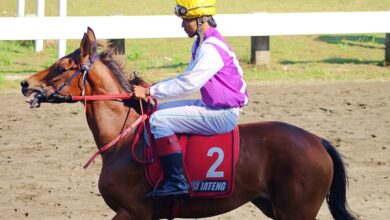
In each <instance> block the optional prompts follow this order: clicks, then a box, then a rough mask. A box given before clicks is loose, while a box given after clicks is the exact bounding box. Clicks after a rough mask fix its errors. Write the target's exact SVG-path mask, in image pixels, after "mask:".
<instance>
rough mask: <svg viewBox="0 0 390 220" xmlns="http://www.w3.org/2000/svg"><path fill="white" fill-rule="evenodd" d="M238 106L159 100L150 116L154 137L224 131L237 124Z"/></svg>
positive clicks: (208, 133)
mask: <svg viewBox="0 0 390 220" xmlns="http://www.w3.org/2000/svg"><path fill="white" fill-rule="evenodd" d="M238 117H239V108H213V107H209V106H206V105H205V104H204V103H203V102H202V101H201V100H180V101H173V102H165V103H160V104H159V105H158V107H157V111H156V112H154V113H153V114H152V115H151V117H150V127H151V132H152V134H153V135H154V138H156V139H157V138H162V137H166V136H170V135H173V134H175V133H190V134H201V135H213V134H221V133H226V132H229V131H231V130H233V128H234V127H235V126H236V125H237V123H238Z"/></svg>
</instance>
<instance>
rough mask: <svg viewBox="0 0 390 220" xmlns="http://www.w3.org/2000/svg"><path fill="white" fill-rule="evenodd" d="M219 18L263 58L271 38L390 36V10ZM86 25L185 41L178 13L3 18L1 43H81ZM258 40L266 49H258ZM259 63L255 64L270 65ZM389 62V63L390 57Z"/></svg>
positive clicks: (224, 29)
mask: <svg viewBox="0 0 390 220" xmlns="http://www.w3.org/2000/svg"><path fill="white" fill-rule="evenodd" d="M215 19H216V21H217V23H218V29H219V31H220V32H221V33H222V35H224V36H252V37H253V39H252V42H253V45H252V48H253V49H252V50H253V51H254V52H253V51H252V53H254V54H255V55H256V56H257V55H260V58H261V59H263V58H265V59H267V56H269V55H267V54H266V53H269V51H268V52H267V49H268V48H269V40H268V39H269V38H268V36H275V35H311V34H316V35H317V34H364V33H390V25H389V21H390V12H389V11H383V12H380V11H378V12H315V13H253V14H219V15H216V16H215ZM88 26H89V27H91V28H92V29H93V30H94V31H95V33H96V36H97V37H98V38H99V39H137V38H177V37H186V34H185V33H184V31H183V30H182V28H181V19H179V18H177V17H176V16H174V15H172V16H171V15H169V16H168V15H166V16H165V15H162V16H97V17H0V30H1V31H0V40H36V39H63V40H64V39H81V37H82V36H83V33H84V32H85V31H86V29H87V27H88ZM257 36H264V37H265V38H256V37H257ZM386 36H389V35H388V34H387V35H386ZM259 39H260V40H259ZM387 40H388V41H390V40H389V39H387ZM259 42H260V43H261V44H262V45H256V43H259ZM386 42H387V41H386ZM389 47H390V46H388V45H387V46H386V54H387V53H388V51H389V50H390V49H389ZM59 48H60V50H59V56H63V55H64V54H65V48H64V47H59ZM258 53H263V54H258ZM264 53H265V54H264ZM268 58H269V57H268ZM386 59H387V58H386ZM255 60H256V62H257V64H266V63H267V60H265V62H264V63H262V62H263V61H261V60H258V59H256V58H255ZM387 61H388V62H389V63H390V56H389V60H387Z"/></svg>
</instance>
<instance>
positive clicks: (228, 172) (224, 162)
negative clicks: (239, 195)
mask: <svg viewBox="0 0 390 220" xmlns="http://www.w3.org/2000/svg"><path fill="white" fill-rule="evenodd" d="M178 139H179V143H180V146H181V148H182V154H183V160H184V163H183V164H184V170H185V175H186V178H187V181H188V183H189V185H190V193H189V196H190V197H203V198H221V197H228V196H230V195H231V194H232V192H233V191H234V177H235V175H234V174H235V166H236V164H237V160H238V155H239V146H240V140H239V131H238V127H235V128H234V129H233V131H231V132H228V133H225V134H218V135H213V136H204V135H192V134H178ZM155 148H156V146H155V145H154V144H151V147H150V146H149V147H145V155H144V156H145V157H146V160H147V161H153V162H151V163H148V164H146V165H145V176H146V177H147V179H148V181H149V184H150V185H151V186H152V187H156V186H157V185H158V184H159V183H160V182H161V181H162V179H163V169H162V168H161V165H160V162H159V159H158V156H154V155H155V153H154V152H155Z"/></svg>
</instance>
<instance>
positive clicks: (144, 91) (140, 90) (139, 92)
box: [133, 86, 150, 99]
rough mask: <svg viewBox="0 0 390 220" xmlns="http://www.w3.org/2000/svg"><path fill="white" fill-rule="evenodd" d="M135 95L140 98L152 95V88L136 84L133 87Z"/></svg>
mask: <svg viewBox="0 0 390 220" xmlns="http://www.w3.org/2000/svg"><path fill="white" fill-rule="evenodd" d="M133 91H134V96H135V97H137V98H139V99H145V98H146V97H148V96H150V88H145V87H143V86H134V87H133Z"/></svg>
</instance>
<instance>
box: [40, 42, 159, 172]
mask: <svg viewBox="0 0 390 220" xmlns="http://www.w3.org/2000/svg"><path fill="white" fill-rule="evenodd" d="M79 53H80V51H79V49H77V50H75V51H74V53H73V56H74V57H73V58H74V59H75V60H78V58H77V56H78V55H79ZM98 59H99V56H98V55H97V54H95V55H94V56H93V57H91V58H90V59H89V60H88V64H81V65H80V66H81V67H80V68H79V69H78V70H77V71H75V72H74V73H73V75H72V76H71V77H69V78H68V79H67V80H66V81H65V82H64V83H63V84H62V85H61V86H60V87H58V88H57V89H56V90H55V91H54V92H53V93H52V94H50V95H49V96H48V97H47V98H46V100H45V101H48V102H52V103H65V102H67V103H73V102H77V101H83V102H84V106H85V107H86V104H87V101H104V100H129V99H131V98H133V96H134V93H133V92H131V93H120V94H106V95H90V96H87V95H85V82H86V79H87V75H88V73H89V69H90V68H91V67H92V65H93V64H94V63H95V61H96V60H98ZM79 74H82V83H83V85H82V92H81V95H80V96H73V95H69V96H63V95H60V94H59V92H60V91H61V90H62V89H64V88H65V87H66V86H68V85H69V83H70V82H71V81H72V80H73V79H74V78H76V76H77V75H79ZM139 101H140V107H141V115H140V116H139V117H138V118H137V120H135V121H134V122H133V123H132V124H131V125H130V126H129V127H128V128H126V129H125V130H123V131H122V132H121V133H120V134H119V135H118V136H116V137H115V138H114V139H113V140H111V141H110V142H109V143H107V144H106V145H104V146H103V147H101V148H99V149H98V150H97V151H96V152H95V153H94V154H93V155H92V156H91V158H90V159H89V160H88V161H87V162H86V163H85V165H84V166H83V168H84V169H86V168H88V166H89V165H90V164H91V163H92V162H93V161H94V160H95V159H96V157H97V156H98V155H99V154H101V153H103V152H105V151H107V150H108V149H110V148H111V147H112V146H113V145H114V144H116V143H117V142H118V141H119V140H120V139H121V138H122V137H124V136H126V135H127V134H129V133H130V132H131V131H133V130H134V129H136V128H137V127H138V128H139V129H138V131H137V134H135V136H134V138H133V143H132V146H131V153H132V157H133V159H134V160H135V161H137V162H138V163H150V162H152V161H144V160H141V159H139V158H138V157H137V155H136V153H135V146H136V144H137V142H138V140H139V137H140V134H141V133H142V131H143V128H144V125H145V121H146V120H147V119H148V117H149V115H148V114H145V113H144V110H143V106H142V100H141V99H140V100H139ZM153 101H154V103H155V106H154V108H153V110H152V111H151V112H153V111H155V108H156V106H157V101H156V100H153ZM148 103H149V104H150V99H148ZM85 109H86V108H85ZM151 112H150V113H151ZM150 113H149V114H150ZM148 136H149V139H150V137H151V136H150V133H149V132H148Z"/></svg>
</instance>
